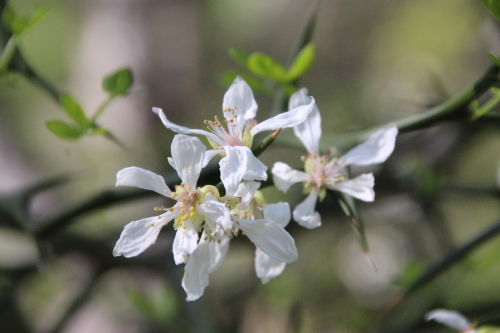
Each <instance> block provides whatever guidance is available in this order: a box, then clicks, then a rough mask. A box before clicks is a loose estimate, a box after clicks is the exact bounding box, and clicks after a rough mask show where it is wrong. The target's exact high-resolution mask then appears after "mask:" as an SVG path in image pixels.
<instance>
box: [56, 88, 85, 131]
mask: <svg viewBox="0 0 500 333" xmlns="http://www.w3.org/2000/svg"><path fill="white" fill-rule="evenodd" d="M59 104H60V105H61V107H62V108H63V110H64V111H65V112H66V114H67V115H68V117H70V118H71V120H73V121H74V122H75V123H76V124H77V125H79V126H80V127H82V129H87V128H88V127H89V126H90V121H89V120H88V119H87V117H86V116H85V112H83V109H82V107H81V106H80V104H78V102H77V101H76V100H75V99H74V98H73V97H72V96H71V95H70V94H67V93H64V94H61V97H60V98H59Z"/></svg>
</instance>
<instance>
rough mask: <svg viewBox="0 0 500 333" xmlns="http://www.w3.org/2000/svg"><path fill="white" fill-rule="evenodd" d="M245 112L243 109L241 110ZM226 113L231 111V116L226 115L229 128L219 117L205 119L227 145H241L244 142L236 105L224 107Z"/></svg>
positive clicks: (209, 127)
mask: <svg viewBox="0 0 500 333" xmlns="http://www.w3.org/2000/svg"><path fill="white" fill-rule="evenodd" d="M241 112H242V113H243V111H241ZM224 113H230V116H227V117H225V118H226V119H225V123H226V124H227V130H226V129H225V128H224V127H223V126H222V124H221V122H220V120H219V118H218V117H217V116H215V117H214V118H215V120H214V121H212V120H205V121H203V122H204V123H205V125H208V126H207V128H208V129H209V130H210V131H212V132H213V133H214V134H215V135H217V136H218V137H219V138H220V139H221V140H222V141H224V143H225V144H226V145H229V146H241V145H243V143H242V142H241V139H240V134H241V133H240V132H241V128H240V122H239V119H238V114H237V113H236V107H234V108H226V109H224Z"/></svg>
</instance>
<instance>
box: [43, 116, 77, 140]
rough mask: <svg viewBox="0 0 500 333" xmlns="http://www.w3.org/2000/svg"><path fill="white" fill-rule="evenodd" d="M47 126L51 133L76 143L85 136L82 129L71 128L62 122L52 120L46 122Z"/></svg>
mask: <svg viewBox="0 0 500 333" xmlns="http://www.w3.org/2000/svg"><path fill="white" fill-rule="evenodd" d="M45 125H46V126H47V128H48V129H49V131H51V132H52V133H54V134H55V135H57V136H58V137H59V138H61V139H63V140H68V141H75V140H77V139H78V138H79V137H81V136H82V134H83V130H82V129H81V128H77V127H74V126H71V125H69V124H67V123H65V122H64V121H60V120H50V121H48V122H46V123H45Z"/></svg>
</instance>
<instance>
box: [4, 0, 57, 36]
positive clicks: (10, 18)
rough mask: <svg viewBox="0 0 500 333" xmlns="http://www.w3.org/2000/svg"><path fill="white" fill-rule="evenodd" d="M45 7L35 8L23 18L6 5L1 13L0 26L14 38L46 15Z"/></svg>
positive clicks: (46, 9)
mask: <svg viewBox="0 0 500 333" xmlns="http://www.w3.org/2000/svg"><path fill="white" fill-rule="evenodd" d="M47 11H48V8H47V7H35V8H34V9H33V11H32V12H31V14H30V15H28V16H26V17H23V16H20V15H18V14H17V13H16V11H15V10H14V8H13V7H12V6H10V5H7V6H6V7H5V9H4V10H3V12H2V24H3V25H4V26H5V27H7V28H8V29H9V30H10V31H11V32H12V34H14V35H15V36H18V35H20V34H21V33H23V32H24V31H26V30H27V29H28V28H30V27H31V26H33V25H34V24H36V23H37V22H38V21H39V20H40V19H41V18H42V17H43V16H44V15H45V13H47Z"/></svg>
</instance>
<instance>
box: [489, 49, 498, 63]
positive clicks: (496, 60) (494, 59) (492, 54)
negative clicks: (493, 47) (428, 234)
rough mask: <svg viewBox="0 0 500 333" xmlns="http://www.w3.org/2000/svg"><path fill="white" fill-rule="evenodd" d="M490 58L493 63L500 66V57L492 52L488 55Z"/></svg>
mask: <svg viewBox="0 0 500 333" xmlns="http://www.w3.org/2000/svg"><path fill="white" fill-rule="evenodd" d="M488 57H489V58H490V59H491V61H493V62H494V63H495V64H497V65H498V66H500V58H498V56H497V55H496V54H494V53H493V52H490V53H488Z"/></svg>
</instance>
